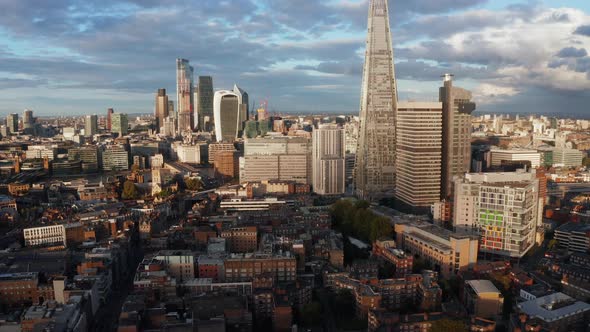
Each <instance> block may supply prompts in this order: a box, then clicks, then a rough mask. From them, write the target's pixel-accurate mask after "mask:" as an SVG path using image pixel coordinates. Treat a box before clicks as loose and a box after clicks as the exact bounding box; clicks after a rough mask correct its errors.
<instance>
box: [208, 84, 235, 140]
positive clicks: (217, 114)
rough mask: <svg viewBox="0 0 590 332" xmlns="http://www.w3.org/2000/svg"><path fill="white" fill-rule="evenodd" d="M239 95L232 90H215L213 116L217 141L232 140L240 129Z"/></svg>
mask: <svg viewBox="0 0 590 332" xmlns="http://www.w3.org/2000/svg"><path fill="white" fill-rule="evenodd" d="M239 99H240V98H239V96H238V95H237V94H235V93H234V92H232V91H227V90H221V91H216V92H215V96H214V98H213V118H214V122H215V138H216V139H217V142H222V141H226V142H233V141H235V140H236V139H237V138H238V135H239V134H240V133H241V131H242V125H241V122H240V120H241V117H240V102H239Z"/></svg>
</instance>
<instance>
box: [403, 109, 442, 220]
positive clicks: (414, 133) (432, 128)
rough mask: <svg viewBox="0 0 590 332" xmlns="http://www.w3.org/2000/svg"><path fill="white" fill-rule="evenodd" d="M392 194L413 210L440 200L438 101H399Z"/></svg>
mask: <svg viewBox="0 0 590 332" xmlns="http://www.w3.org/2000/svg"><path fill="white" fill-rule="evenodd" d="M396 137H397V138H396V150H397V151H396V156H397V161H396V170H397V176H396V186H395V196H396V198H397V199H398V200H399V201H400V202H401V203H403V205H405V207H407V208H410V209H412V210H415V211H416V212H421V211H420V210H423V211H428V210H429V209H430V205H432V204H433V203H434V202H438V201H439V200H440V181H441V159H442V104H441V103H433V102H400V103H399V104H398V108H397V128H396Z"/></svg>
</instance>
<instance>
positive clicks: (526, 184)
mask: <svg viewBox="0 0 590 332" xmlns="http://www.w3.org/2000/svg"><path fill="white" fill-rule="evenodd" d="M538 197H539V180H538V179H537V176H536V174H535V173H527V172H524V171H519V172H512V173H479V174H475V173H473V174H466V175H465V176H464V177H462V178H457V179H456V181H455V200H454V201H455V206H454V209H453V210H454V218H453V227H454V228H455V230H456V231H458V232H461V233H469V234H479V235H480V236H481V243H480V252H482V253H486V254H493V255H500V256H504V257H506V258H521V257H523V256H524V255H525V254H526V253H527V252H528V251H529V249H531V248H532V247H533V245H534V244H535V235H536V229H537V226H541V225H537V223H538V221H539V220H538V218H537V214H538V212H539V210H538V208H537V207H538V204H539V199H538Z"/></svg>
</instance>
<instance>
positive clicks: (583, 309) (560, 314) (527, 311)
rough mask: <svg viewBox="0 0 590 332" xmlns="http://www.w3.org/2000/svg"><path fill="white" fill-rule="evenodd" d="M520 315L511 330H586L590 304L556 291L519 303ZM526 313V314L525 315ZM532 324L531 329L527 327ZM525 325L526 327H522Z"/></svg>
mask: <svg viewBox="0 0 590 332" xmlns="http://www.w3.org/2000/svg"><path fill="white" fill-rule="evenodd" d="M517 307H518V311H519V312H520V314H519V315H514V316H513V317H512V320H511V322H510V327H511V328H512V329H511V331H516V328H519V329H521V331H525V330H526V331H533V328H536V330H534V331H539V330H541V329H542V330H541V331H558V332H564V331H584V330H586V329H587V327H588V319H589V318H590V304H588V303H586V302H581V301H576V300H575V299H573V298H571V297H569V296H567V295H565V294H563V293H554V294H550V295H546V296H543V297H539V298H536V299H534V300H530V301H526V302H521V303H519V304H517ZM523 315H524V316H523ZM526 326H530V327H531V328H530V329H526ZM522 327H525V329H522Z"/></svg>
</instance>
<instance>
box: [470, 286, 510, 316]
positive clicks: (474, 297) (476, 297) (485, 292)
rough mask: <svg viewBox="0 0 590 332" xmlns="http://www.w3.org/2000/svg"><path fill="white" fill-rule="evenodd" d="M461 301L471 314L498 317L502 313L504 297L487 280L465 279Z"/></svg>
mask: <svg viewBox="0 0 590 332" xmlns="http://www.w3.org/2000/svg"><path fill="white" fill-rule="evenodd" d="M463 303H464V304H465V307H466V308H467V311H468V312H469V313H470V314H471V315H474V316H477V317H483V318H498V317H500V316H501V315H502V310H503V306H504V297H503V296H502V294H501V293H500V291H499V290H498V289H497V288H496V286H494V284H493V283H492V282H491V281H489V280H467V281H465V288H464V292H463Z"/></svg>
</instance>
